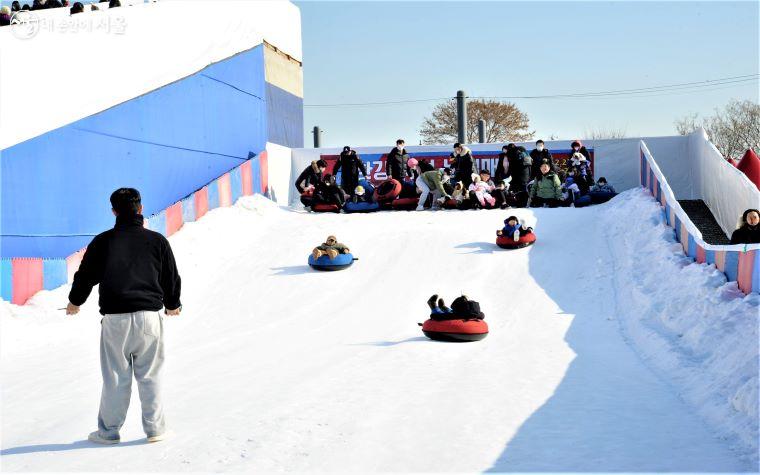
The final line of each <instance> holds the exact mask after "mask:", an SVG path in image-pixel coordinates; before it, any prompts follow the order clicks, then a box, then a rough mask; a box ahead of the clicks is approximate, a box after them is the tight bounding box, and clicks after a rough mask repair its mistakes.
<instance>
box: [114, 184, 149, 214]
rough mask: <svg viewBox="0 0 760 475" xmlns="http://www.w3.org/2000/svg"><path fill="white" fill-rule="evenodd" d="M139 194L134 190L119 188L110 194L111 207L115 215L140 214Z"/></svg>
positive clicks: (140, 201) (140, 200)
mask: <svg viewBox="0 0 760 475" xmlns="http://www.w3.org/2000/svg"><path fill="white" fill-rule="evenodd" d="M141 203H142V199H141V198H140V192H139V191H137V190H136V189H134V188H119V189H118V190H116V191H114V192H113V193H111V207H112V208H113V210H114V211H116V214H118V215H123V216H132V215H135V214H138V213H139V212H140V204H141Z"/></svg>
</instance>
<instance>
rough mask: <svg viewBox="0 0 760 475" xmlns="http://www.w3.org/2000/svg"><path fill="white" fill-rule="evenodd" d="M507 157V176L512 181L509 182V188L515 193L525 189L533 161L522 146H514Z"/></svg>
mask: <svg viewBox="0 0 760 475" xmlns="http://www.w3.org/2000/svg"><path fill="white" fill-rule="evenodd" d="M510 155H512V156H511V157H510V158H509V176H511V177H512V181H511V182H510V183H509V190H510V191H513V192H515V193H518V192H521V191H525V190H526V187H527V186H528V182H529V181H530V178H531V177H530V173H531V170H532V169H533V161H532V160H531V158H530V155H528V152H527V151H526V150H525V149H524V148H523V147H517V148H515V150H514V152H513V153H511V154H510Z"/></svg>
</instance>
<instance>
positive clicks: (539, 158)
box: [530, 140, 557, 179]
mask: <svg viewBox="0 0 760 475" xmlns="http://www.w3.org/2000/svg"><path fill="white" fill-rule="evenodd" d="M530 158H531V160H532V161H533V167H532V169H531V172H530V178H531V179H534V178H536V177H537V176H538V175H540V174H541V170H540V167H541V164H542V163H543V162H544V160H546V162H547V163H548V164H549V169H550V170H551V171H553V172H556V171H557V169H556V167H555V164H554V158H552V153H551V152H550V151H549V149H547V148H546V145H545V144H544V141H543V140H537V141H536V148H534V149H533V150H531V152H530Z"/></svg>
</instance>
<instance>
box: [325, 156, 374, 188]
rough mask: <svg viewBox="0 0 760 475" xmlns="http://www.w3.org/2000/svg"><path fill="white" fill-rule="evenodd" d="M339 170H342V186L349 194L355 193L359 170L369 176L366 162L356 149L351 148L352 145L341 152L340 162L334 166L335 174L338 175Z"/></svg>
mask: <svg viewBox="0 0 760 475" xmlns="http://www.w3.org/2000/svg"><path fill="white" fill-rule="evenodd" d="M339 171H342V175H341V176H340V187H341V188H343V191H345V192H346V193H347V194H349V195H353V194H354V190H355V189H356V186H357V185H358V184H359V171H361V172H362V176H363V177H365V178H366V177H367V167H365V166H364V162H362V160H361V158H359V155H357V154H356V150H351V147H349V146H348V145H346V146H345V147H343V151H342V152H341V153H340V157H339V158H338V163H336V164H335V168H333V172H332V174H333V176H338V172H339Z"/></svg>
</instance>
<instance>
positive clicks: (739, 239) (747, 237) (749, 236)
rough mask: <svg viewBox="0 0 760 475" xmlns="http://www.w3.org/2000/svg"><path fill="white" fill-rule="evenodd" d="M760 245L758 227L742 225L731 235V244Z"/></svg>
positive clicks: (759, 230) (759, 229)
mask: <svg viewBox="0 0 760 475" xmlns="http://www.w3.org/2000/svg"><path fill="white" fill-rule="evenodd" d="M758 243H760V225H758V226H754V227H753V226H750V225H749V224H746V223H745V224H744V226H742V227H740V228H739V229H737V230H736V231H734V232H733V234H731V244H758Z"/></svg>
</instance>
